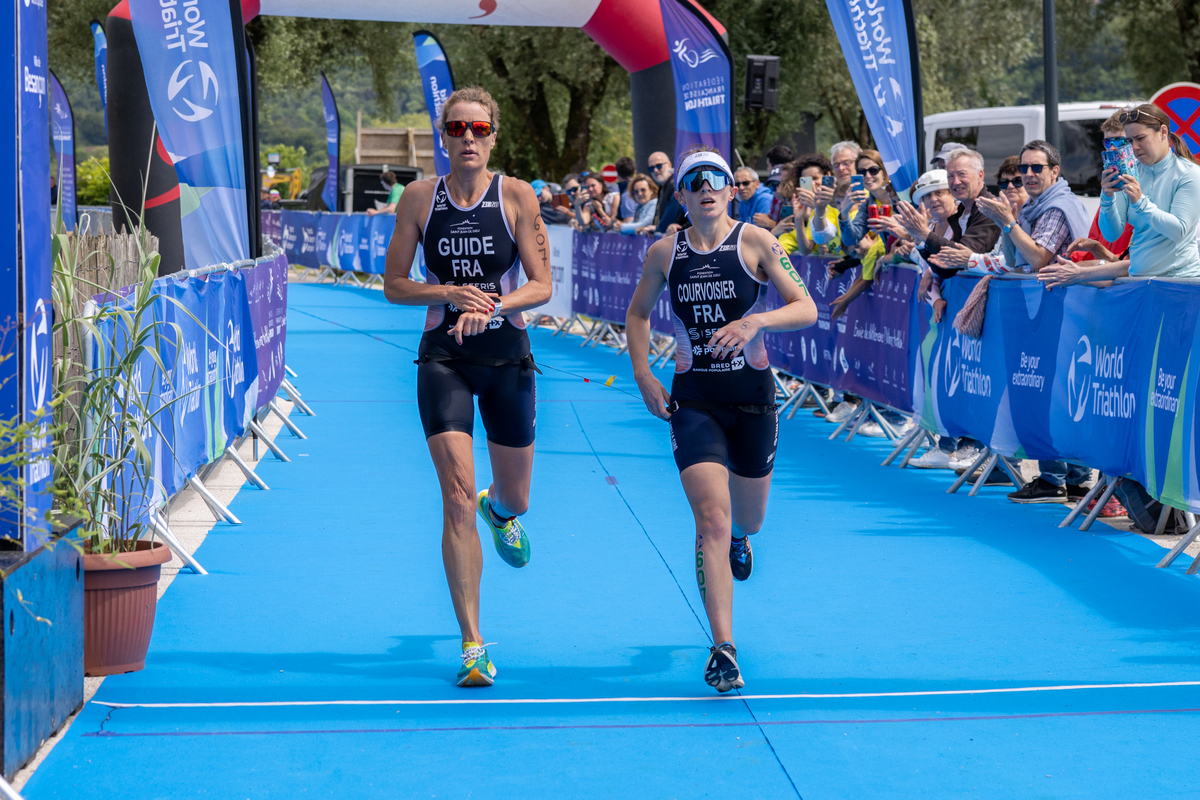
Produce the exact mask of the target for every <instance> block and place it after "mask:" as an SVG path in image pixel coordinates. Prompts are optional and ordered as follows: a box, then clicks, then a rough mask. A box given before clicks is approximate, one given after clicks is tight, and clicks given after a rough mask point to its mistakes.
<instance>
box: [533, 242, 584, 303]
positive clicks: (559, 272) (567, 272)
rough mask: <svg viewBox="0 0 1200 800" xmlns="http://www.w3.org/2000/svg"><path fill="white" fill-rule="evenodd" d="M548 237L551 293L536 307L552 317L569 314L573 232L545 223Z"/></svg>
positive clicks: (573, 253)
mask: <svg viewBox="0 0 1200 800" xmlns="http://www.w3.org/2000/svg"><path fill="white" fill-rule="evenodd" d="M546 235H547V236H548V237H549V239H550V286H551V288H552V290H553V294H552V295H551V296H550V301H549V302H548V303H546V305H544V306H542V307H541V308H539V309H538V311H539V312H541V313H542V314H549V315H550V316H552V317H569V316H571V313H572V311H571V297H572V292H573V289H572V286H573V285H574V284H573V282H572V274H571V265H572V263H573V260H574V256H575V232H574V231H573V230H571V229H570V228H569V227H567V226H566V225H547V226H546Z"/></svg>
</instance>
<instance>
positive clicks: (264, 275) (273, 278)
mask: <svg viewBox="0 0 1200 800" xmlns="http://www.w3.org/2000/svg"><path fill="white" fill-rule="evenodd" d="M287 271H288V262H287V256H284V255H279V256H276V257H275V259H274V260H272V261H268V262H266V263H263V264H259V265H258V266H256V267H253V268H251V269H246V270H242V272H241V274H242V276H243V277H244V278H245V279H246V300H247V302H248V304H249V314H250V326H251V329H252V330H253V332H254V350H255V353H256V355H257V361H258V405H259V407H260V408H261V407H262V406H265V405H266V404H267V402H269V401H270V399H271V398H272V397H274V396H275V393H276V392H277V391H279V384H280V383H281V382H282V381H283V377H284V374H283V363H284V342H285V341H286V339H287V278H288V276H287Z"/></svg>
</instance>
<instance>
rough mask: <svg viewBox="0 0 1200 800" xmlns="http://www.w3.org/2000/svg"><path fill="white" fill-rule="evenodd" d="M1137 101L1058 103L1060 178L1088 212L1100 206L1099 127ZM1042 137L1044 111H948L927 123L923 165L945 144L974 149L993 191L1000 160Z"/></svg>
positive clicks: (1036, 108)
mask: <svg viewBox="0 0 1200 800" xmlns="http://www.w3.org/2000/svg"><path fill="white" fill-rule="evenodd" d="M1138 102H1142V101H1138V100H1124V101H1120V100H1114V101H1106V102H1096V103H1060V104H1059V106H1058V129H1059V131H1060V132H1061V138H1060V141H1061V142H1062V176H1063V177H1064V178H1066V179H1067V182H1068V183H1070V184H1071V188H1072V189H1073V190H1074V191H1075V194H1077V195H1079V196H1081V197H1085V198H1091V202H1087V205H1088V208H1089V209H1091V210H1094V209H1095V208H1096V207H1097V206H1098V205H1099V203H1100V171H1101V169H1102V165H1101V161H1100V150H1101V148H1102V144H1101V143H1102V141H1103V139H1104V136H1103V135H1102V134H1101V133H1100V123H1101V122H1103V121H1104V120H1106V119H1108V118H1109V117H1110V116H1112V114H1113V112H1114V111H1117V110H1118V109H1122V108H1128V107H1129V106H1131V105H1135V104H1137V103H1138ZM1044 138H1046V110H1045V107H1044V106H1040V105H1038V106H1012V107H1009V108H975V109H970V110H968V111H948V112H946V113H945V114H931V115H930V116H928V117H926V118H925V163H924V164H922V167H923V168H925V169H928V168H929V162H930V161H932V160H933V154H934V153H936V152H938V151H939V150H941V149H942V145H943V144H945V143H946V142H958V143H959V144H965V145H967V146H968V147H970V148H972V149H974V150H978V151H979V153H980V154H981V155H982V156H983V161H984V164H983V168H984V174H985V175H986V176H987V183H988V188H989V189H991V190H992V191H993V192H995V191H996V189H997V187H996V170H997V169H998V168H999V167H1000V164H1001V163H1002V162H1003V161H1004V159H1006V158H1008V157H1009V156H1015V155H1017V154H1018V153H1019V152H1021V147H1022V146H1023V145H1024V144H1025V143H1026V142H1029V141H1032V140H1034V139H1044Z"/></svg>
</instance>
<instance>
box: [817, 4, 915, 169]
mask: <svg viewBox="0 0 1200 800" xmlns="http://www.w3.org/2000/svg"><path fill="white" fill-rule="evenodd" d="M825 4H826V5H827V6H828V7H829V16H830V18H831V19H832V21H833V29H834V31H836V32H837V37H838V43H839V44H840V45H841V46H842V55H844V56H845V58H846V66H847V67H849V69H850V77H851V79H852V80H853V81H854V89H855V91H856V92H857V94H858V99H859V102H860V103H861V104H862V109H863V113H864V114H865V115H866V117H867V124H868V125H869V126H870V128H871V135H872V136H873V137H874V139H875V144H876V147H877V148H878V150H879V152H880V154H881V155H882V156H883V161H884V166H885V167H886V168H887V171H888V175H890V176H892V184H893V185H895V186H904V187H907V186H910V185H912V183H913V181H915V180H916V179H917V178H918V177H919V176H920V174H921V155H920V154H919V153H918V152H917V126H918V125H924V124H925V123H924V120H919V119H917V118H916V112H915V106H914V103H913V100H914V95H913V79H912V76H913V60H914V59H916V58H917V54H916V53H910V52H909V49H908V28H909V19H908V12H907V10H906V9H908V8H910V4H909V3H907V2H904V0H825Z"/></svg>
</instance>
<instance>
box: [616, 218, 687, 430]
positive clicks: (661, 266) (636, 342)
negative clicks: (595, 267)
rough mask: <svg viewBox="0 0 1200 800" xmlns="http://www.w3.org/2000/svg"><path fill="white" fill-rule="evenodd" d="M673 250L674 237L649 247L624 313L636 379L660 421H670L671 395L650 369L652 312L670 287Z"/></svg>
mask: <svg viewBox="0 0 1200 800" xmlns="http://www.w3.org/2000/svg"><path fill="white" fill-rule="evenodd" d="M674 248H675V237H674V236H668V237H665V238H662V239H659V240H658V241H657V242H655V243H654V244H653V245H651V246H650V251H649V252H648V253H646V262H645V263H644V264H643V265H642V278H641V280H639V281H638V285H637V289H636V290H635V291H634V293H633V300H631V301H630V303H629V310H628V311H626V312H625V340H626V342H628V344H629V357H630V358H631V359H633V377H634V380H636V381H637V385H638V389H640V390H641V392H642V400H643V401H644V402H645V403H646V408H648V409H649V410H650V413H651V414H653V415H654V416H656V417H658V418H659V419H670V418H671V412H670V411H669V410H668V408H667V407H668V406H669V405H670V404H671V393H670V392H668V391H667V388H666V387H665V386H663V385H662V383H661V382H660V381H659V380H658V378H656V377H654V373H653V372H652V371H651V370H650V312H651V311H653V310H654V304H655V303H657V302H658V298H659V295H661V294H662V290H663V287H664V286H666V285H667V267H668V265H670V263H671V254H672V253H673V252H674Z"/></svg>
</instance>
